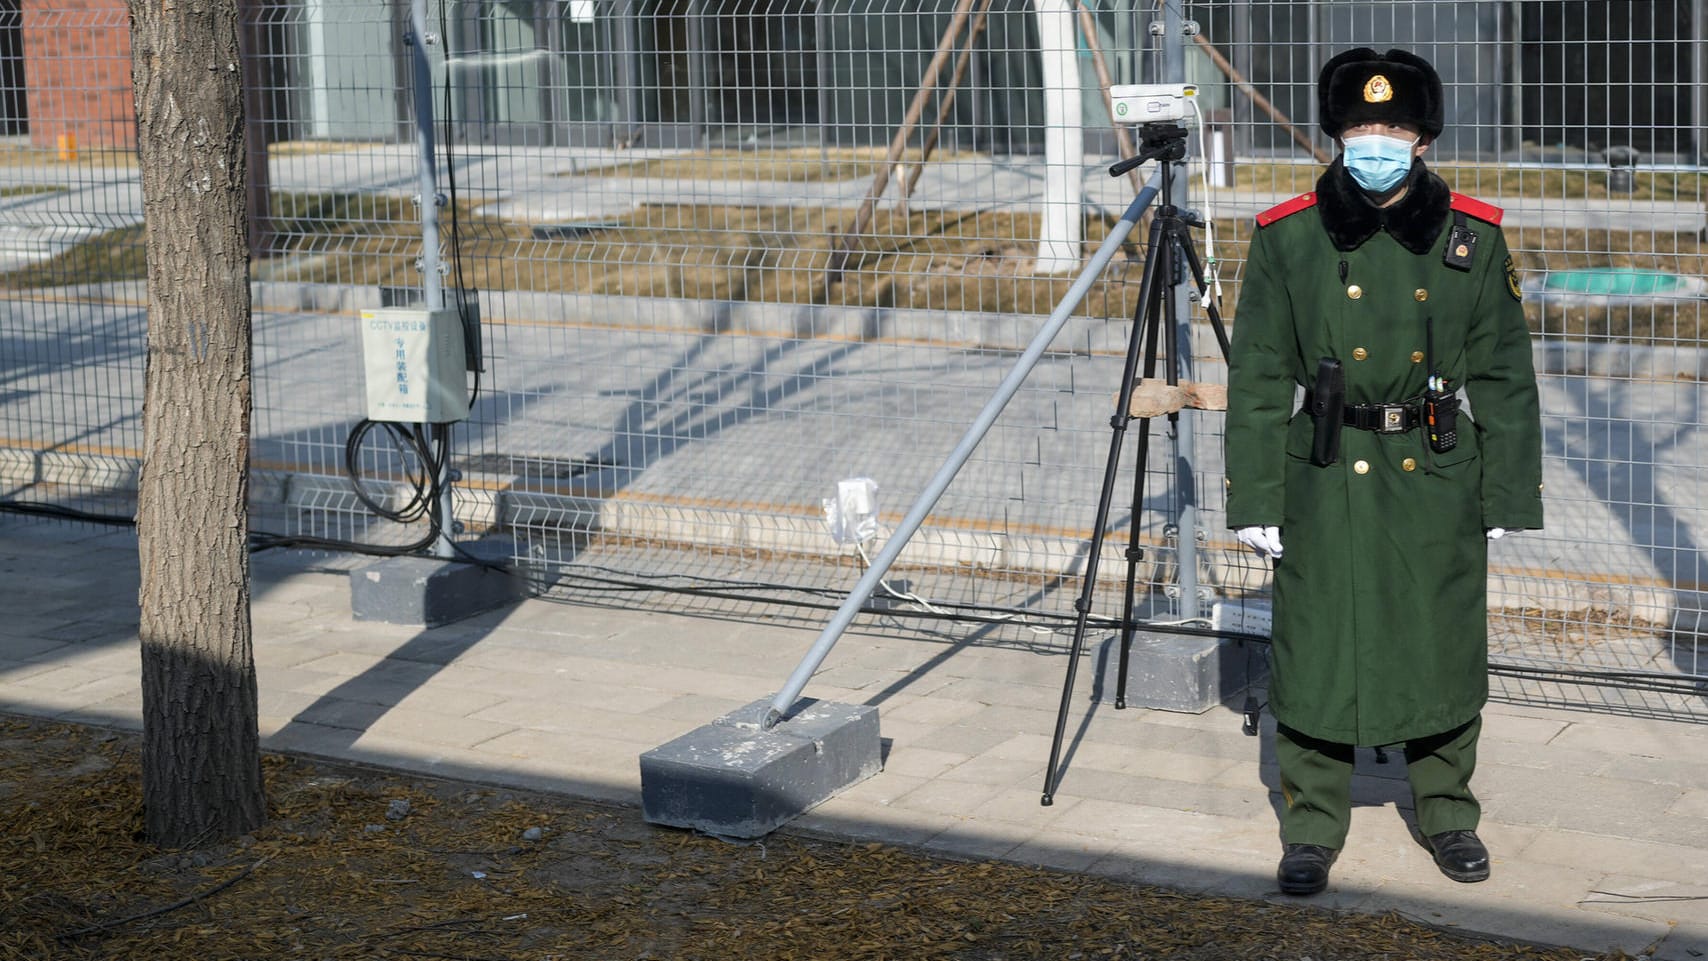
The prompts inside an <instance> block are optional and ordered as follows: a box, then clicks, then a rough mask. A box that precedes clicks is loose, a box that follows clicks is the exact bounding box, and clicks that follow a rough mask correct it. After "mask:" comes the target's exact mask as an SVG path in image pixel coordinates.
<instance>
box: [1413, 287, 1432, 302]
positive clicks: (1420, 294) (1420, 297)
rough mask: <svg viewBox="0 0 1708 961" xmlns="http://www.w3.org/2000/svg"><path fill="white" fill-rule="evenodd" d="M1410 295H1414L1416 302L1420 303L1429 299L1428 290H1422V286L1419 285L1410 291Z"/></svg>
mask: <svg viewBox="0 0 1708 961" xmlns="http://www.w3.org/2000/svg"><path fill="white" fill-rule="evenodd" d="M1411 295H1412V296H1413V297H1416V298H1417V302H1418V303H1420V304H1421V303H1423V302H1424V301H1426V300H1428V299H1429V291H1427V290H1424V289H1423V288H1422V287H1419V288H1418V289H1416V290H1414V291H1412V294H1411Z"/></svg>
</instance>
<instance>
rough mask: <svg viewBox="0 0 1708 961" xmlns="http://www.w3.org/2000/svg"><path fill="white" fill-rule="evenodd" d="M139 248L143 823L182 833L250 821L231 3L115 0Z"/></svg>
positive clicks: (243, 400)
mask: <svg viewBox="0 0 1708 961" xmlns="http://www.w3.org/2000/svg"><path fill="white" fill-rule="evenodd" d="M130 12H131V22H132V32H131V76H132V79H133V82H134V86H135V91H136V113H137V140H138V150H139V152H140V154H141V168H142V189H143V207H144V213H145V216H146V222H147V226H146V243H147V250H148V303H149V307H148V373H147V380H146V385H145V388H144V399H143V465H142V476H141V481H140V484H139V491H138V497H137V541H138V550H139V553H140V560H141V568H142V587H141V591H140V592H139V594H140V596H139V601H140V604H141V608H142V716H143V748H142V769H143V773H142V781H143V806H144V815H143V818H144V820H143V823H144V827H145V829H146V830H147V832H148V836H149V838H150V840H152V841H154V842H155V843H157V844H160V845H163V846H167V847H193V846H196V845H200V844H205V843H209V842H211V841H215V840H218V839H221V838H225V837H230V836H232V835H236V834H242V833H245V832H248V831H251V830H254V829H255V828H257V827H259V826H260V824H261V822H262V820H263V819H264V817H265V800H264V797H263V794H262V786H261V762H260V749H259V744H258V741H259V738H258V734H257V730H256V704H255V661H254V654H253V651H252V649H251V643H250V642H251V636H250V622H249V552H248V535H249V525H248V516H247V512H246V506H247V505H246V501H247V497H248V488H249V481H248V467H249V411H250V383H249V370H250V337H249V334H250V329H249V307H250V304H249V250H248V241H247V237H246V236H245V231H246V230H247V228H248V220H247V217H246V216H245V212H244V202H245V191H244V174H245V160H244V142H243V91H242V82H241V80H242V71H241V69H240V67H239V59H238V22H237V7H236V3H235V0H177V2H165V3H162V2H161V0H131V4H130Z"/></svg>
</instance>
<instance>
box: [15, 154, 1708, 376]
mask: <svg viewBox="0 0 1708 961" xmlns="http://www.w3.org/2000/svg"><path fill="white" fill-rule="evenodd" d="M1299 169H1306V168H1299ZM1518 173H1525V171H1519V172H1518ZM661 175H662V174H661ZM456 213H457V221H458V240H459V242H458V244H457V245H456V247H455V248H454V249H455V250H457V251H460V261H459V262H460V264H461V267H462V281H463V283H464V284H466V285H468V286H473V287H477V288H480V289H482V290H489V291H502V290H521V291H540V292H552V293H588V294H611V295H622V296H634V297H671V298H684V299H690V300H702V301H751V302H761V303H780V304H820V305H833V306H854V307H894V308H912V309H920V310H936V311H944V312H961V311H966V312H975V313H1001V314H1034V315H1041V314H1047V313H1049V312H1050V311H1051V310H1052V309H1054V307H1055V305H1056V304H1057V303H1059V302H1060V300H1061V298H1062V297H1063V296H1064V295H1065V294H1066V292H1067V290H1068V288H1069V286H1070V285H1071V283H1072V281H1073V276H1074V275H1073V274H1066V275H1054V276H1041V275H1035V274H1034V273H1032V267H1033V264H1032V255H1033V253H1034V248H1035V245H1036V238H1037V236H1038V234H1039V229H1040V224H1039V218H1038V216H1037V215H1035V214H1031V213H1025V212H1015V211H1000V212H998V211H959V212H956V211H916V212H911V213H900V212H897V211H896V210H894V209H892V208H890V207H884V208H881V209H879V210H878V211H877V212H876V213H875V215H874V217H873V218H872V221H871V223H870V225H869V226H868V227H867V229H866V230H865V231H864V232H863V233H862V234H861V235H860V236H859V237H858V238H857V239H856V240H855V241H854V242H853V243H852V244H851V245H850V250H849V253H848V256H847V260H846V264H845V265H844V269H843V270H842V272H841V273H840V274H838V275H837V276H836V277H835V278H834V279H833V278H831V277H830V276H829V274H828V271H829V268H830V266H831V264H832V261H833V257H834V256H835V255H836V252H837V251H839V250H840V249H842V247H843V244H844V240H843V238H844V236H845V234H846V233H847V231H849V230H850V229H851V228H852V225H853V221H854V216H855V212H854V211H853V210H846V209H836V208H822V207H739V206H721V205H693V206H690V205H662V204H661V205H648V206H643V207H640V208H638V209H636V210H634V211H632V212H630V213H628V214H626V215H624V216H622V217H617V218H612V219H610V220H609V221H605V222H602V223H600V224H595V225H586V226H583V227H581V228H577V229H576V230H574V231H570V232H568V233H569V235H567V236H553V235H552V234H551V233H550V231H549V230H542V231H541V232H540V233H539V234H538V235H537V234H536V230H535V225H532V224H528V223H521V222H515V221H507V220H501V219H498V218H494V217H490V216H485V215H482V214H480V213H479V212H478V211H477V210H474V209H470V208H467V207H465V208H462V209H459V210H458V211H456ZM273 217H274V228H275V230H276V231H277V234H278V236H279V238H280V246H281V249H280V250H279V251H278V252H277V253H276V255H275V256H273V257H272V258H269V259H267V260H264V261H258V262H257V263H256V266H255V274H256V276H257V277H258V278H263V279H270V280H283V281H300V282H306V283H331V284H340V285H350V286H377V285H400V286H413V285H415V284H417V283H419V282H420V276H419V273H418V271H417V270H416V268H415V259H416V258H417V257H418V256H419V253H420V246H421V245H420V228H419V221H418V219H417V214H416V211H415V209H414V207H413V205H412V204H410V203H409V201H407V200H405V199H400V198H395V197H388V196H381V195H375V194H283V193H281V194H276V195H275V196H274V198H273ZM449 221H450V217H449V216H448V215H447V216H446V217H445V218H444V223H445V225H446V227H447V230H448V228H449ZM544 226H545V227H547V228H550V227H551V226H552V225H544ZM1110 226H1111V224H1110V222H1109V221H1108V220H1106V219H1103V218H1098V217H1091V218H1088V219H1087V220H1086V222H1085V238H1086V240H1085V243H1086V249H1087V250H1091V249H1094V248H1095V246H1096V245H1097V244H1099V243H1101V242H1102V240H1103V238H1104V237H1106V236H1107V235H1108V230H1109V228H1110ZM1250 232H1251V224H1250V222H1249V221H1246V220H1239V221H1234V220H1224V221H1219V222H1218V224H1217V237H1218V245H1219V249H1218V251H1217V254H1218V255H1219V256H1220V258H1221V259H1222V261H1223V262H1224V263H1227V264H1230V265H1232V268H1231V269H1230V270H1229V271H1228V273H1229V276H1228V277H1227V278H1226V279H1228V280H1230V281H1233V280H1237V269H1238V264H1239V263H1240V262H1242V261H1243V260H1244V258H1245V248H1246V244H1247V242H1248V241H1249V238H1250ZM1142 233H1143V232H1142V231H1136V232H1135V237H1141V236H1142ZM1507 238H1508V242H1509V244H1510V245H1511V246H1512V248H1513V250H1514V254H1515V257H1516V259H1517V262H1518V266H1519V269H1520V271H1521V272H1531V271H1538V270H1549V271H1557V270H1566V269H1576V268H1585V267H1628V268H1634V269H1641V270H1655V271H1663V272H1667V273H1674V274H1682V275H1688V276H1708V245H1705V244H1704V242H1703V241H1702V239H1701V238H1700V237H1699V236H1698V235H1696V234H1694V233H1657V232H1653V231H1615V230H1606V229H1598V230H1578V229H1573V230H1568V229H1558V228H1552V229H1541V228H1528V227H1517V228H1511V229H1509V230H1508V231H1507ZM1200 239H1201V238H1200ZM442 249H443V250H444V252H445V254H446V255H447V256H450V255H451V253H452V250H453V248H452V247H451V246H450V245H449V244H447V245H446V246H445V247H444V248H442ZM1140 257H1141V251H1140V249H1139V248H1138V247H1137V246H1135V242H1134V241H1129V243H1128V245H1127V248H1126V249H1125V250H1124V251H1122V252H1121V253H1119V254H1117V256H1116V259H1115V261H1114V263H1113V264H1112V265H1111V267H1110V268H1109V269H1108V270H1107V271H1105V273H1104V275H1103V276H1102V278H1100V279H1099V281H1098V282H1097V284H1096V285H1095V286H1094V287H1093V288H1092V290H1091V292H1090V294H1089V295H1088V296H1087V297H1086V299H1085V301H1084V303H1083V304H1082V305H1081V307H1080V308H1079V313H1081V314H1083V315H1086V316H1094V317H1125V316H1130V315H1131V313H1132V310H1133V306H1134V303H1135V301H1136V299H1137V293H1138V289H1137V288H1138V282H1139V274H1140V270H1139V267H1140V266H1141V263H1142V261H1141V260H1140ZM144 271H145V266H144V261H143V253H142V247H141V228H140V227H134V226H133V227H126V228H121V229H119V230H115V231H111V232H109V233H107V234H103V235H101V236H100V237H98V238H95V239H92V240H90V241H88V242H86V243H83V244H80V245H78V246H77V247H75V248H73V249H71V250H69V251H67V252H66V253H64V254H61V255H60V256H58V257H56V258H53V259H51V260H48V261H44V262H42V263H38V264H33V265H30V266H28V267H25V268H22V269H19V270H15V271H12V272H10V273H7V274H0V286H3V287H12V288H28V287H49V286H61V285H66V284H73V283H98V282H104V281H114V280H134V279H140V278H142V277H143V276H145V273H144ZM1228 290H1229V299H1228V300H1227V301H1226V302H1225V303H1224V304H1223V308H1222V310H1223V314H1224V315H1225V316H1227V317H1228V318H1229V321H1230V323H1232V322H1235V321H1237V313H1238V311H1237V307H1238V303H1237V293H1238V285H1237V283H1230V284H1229V285H1228ZM1525 310H1526V314H1527V316H1528V317H1529V320H1530V325H1531V329H1532V330H1534V331H1536V332H1538V333H1547V334H1551V335H1555V336H1566V337H1573V338H1587V339H1617V340H1624V341H1629V342H1634V343H1644V344H1662V345H1678V344H1692V345H1694V344H1699V343H1700V342H1701V341H1702V340H1703V339H1704V338H1705V336H1708V330H1705V324H1704V316H1703V311H1702V304H1701V303H1700V302H1698V301H1694V300H1684V301H1676V302H1667V301H1662V302H1658V303H1654V304H1635V305H1616V306H1611V307H1609V306H1579V307H1562V306H1559V305H1557V304H1555V305H1544V304H1541V303H1528V304H1526V307H1525Z"/></svg>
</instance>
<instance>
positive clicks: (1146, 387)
mask: <svg viewBox="0 0 1708 961" xmlns="http://www.w3.org/2000/svg"><path fill="white" fill-rule="evenodd" d="M1118 402H1119V401H1118V400H1117V403H1118ZM1186 407H1190V408H1192V409H1193V410H1227V409H1228V388H1227V385H1226V384H1203V383H1199V382H1197V381H1191V380H1184V381H1181V382H1180V383H1178V384H1170V383H1168V382H1167V381H1163V380H1155V379H1150V380H1140V381H1139V383H1138V385H1137V386H1136V387H1134V388H1133V399H1132V402H1131V403H1130V404H1128V405H1127V412H1128V413H1129V414H1131V415H1132V416H1134V417H1161V416H1162V415H1164V414H1172V413H1174V412H1175V411H1177V410H1181V409H1183V408H1186Z"/></svg>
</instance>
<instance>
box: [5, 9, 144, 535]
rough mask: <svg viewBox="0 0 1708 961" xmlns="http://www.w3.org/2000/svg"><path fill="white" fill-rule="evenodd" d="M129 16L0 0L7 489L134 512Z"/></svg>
mask: <svg viewBox="0 0 1708 961" xmlns="http://www.w3.org/2000/svg"><path fill="white" fill-rule="evenodd" d="M128 16H129V15H128V13H127V12H126V10H125V7H124V4H123V2H122V0H117V2H99V0H87V2H75V3H64V4H58V3H55V4H28V5H23V4H19V3H9V4H0V134H3V135H4V139H0V210H3V211H4V213H3V214H0V285H3V286H4V287H5V288H6V295H5V307H4V313H3V314H0V344H3V346H0V378H3V380H0V463H3V464H4V465H5V466H4V476H3V477H0V490H3V491H4V495H3V496H4V497H5V498H6V499H7V500H8V501H15V502H21V503H56V504H66V505H71V506H74V507H77V508H80V509H85V510H92V511H97V512H106V511H114V512H117V513H121V514H126V515H128V514H129V513H130V512H131V510H132V509H133V505H134V500H135V494H134V492H135V484H136V472H137V467H138V464H139V463H140V455H139V451H140V450H141V447H142V444H141V438H142V434H141V429H142V421H141V416H140V415H141V405H140V403H139V401H140V398H141V384H142V365H143V338H142V331H143V325H142V322H141V315H142V311H143V305H142V297H141V287H140V284H135V283H132V281H134V280H136V279H138V278H140V277H141V264H142V246H141V243H142V233H141V196H140V192H139V189H138V185H137V171H136V164H135V154H134V148H135V137H134V125H132V124H131V123H130V121H129V118H130V116H131V113H132V106H131V100H130V92H129V91H130V50H129V45H128V43H127V42H126V41H125V39H124V37H123V32H124V30H125V29H126V25H127V23H128Z"/></svg>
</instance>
